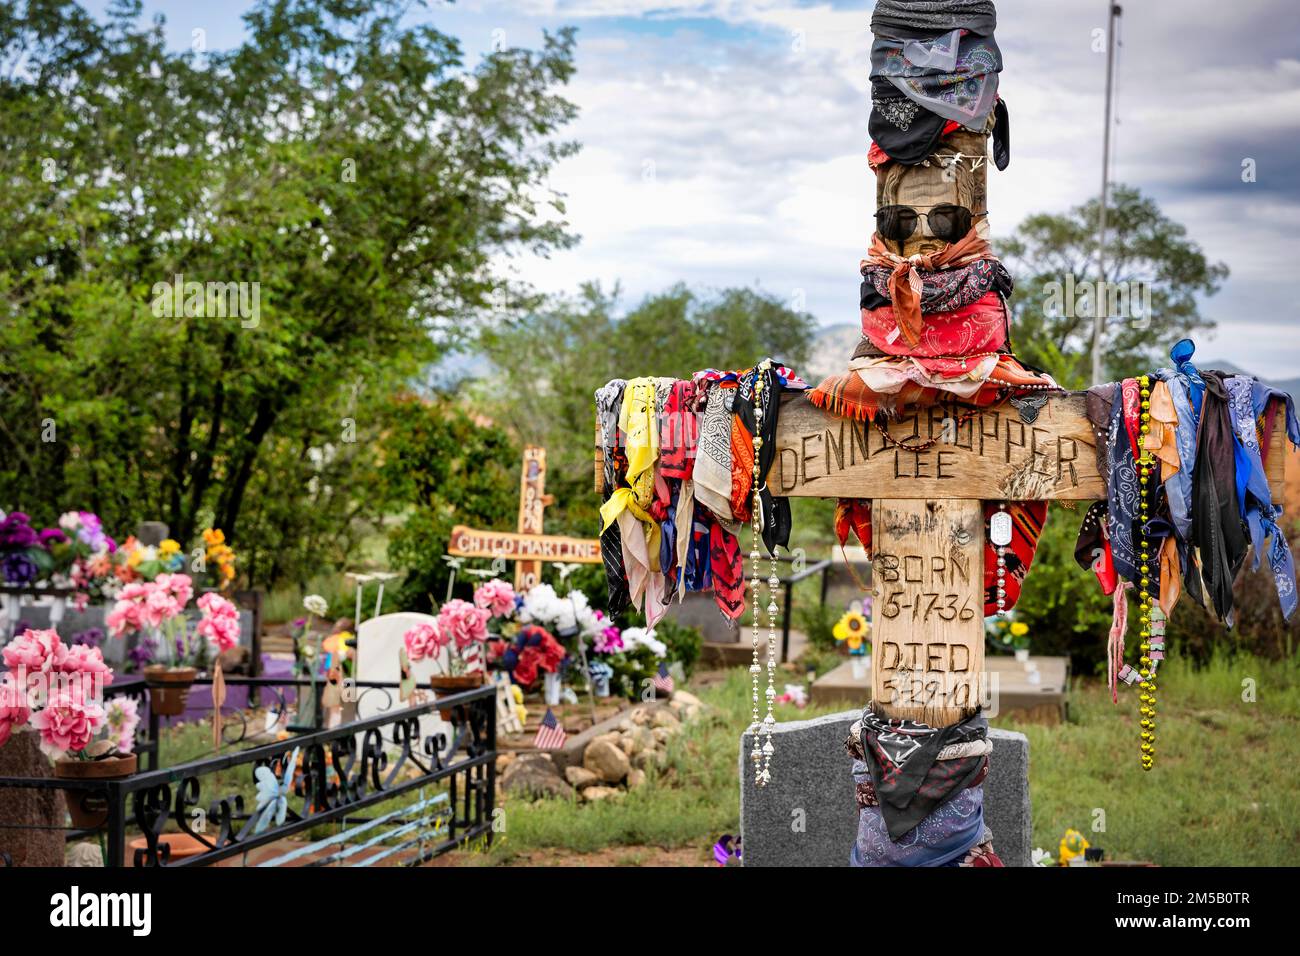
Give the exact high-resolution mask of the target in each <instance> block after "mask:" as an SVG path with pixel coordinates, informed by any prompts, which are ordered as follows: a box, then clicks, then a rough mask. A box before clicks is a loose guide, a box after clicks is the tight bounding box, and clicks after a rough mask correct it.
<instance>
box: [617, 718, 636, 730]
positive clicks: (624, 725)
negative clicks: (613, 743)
mask: <svg viewBox="0 0 1300 956" xmlns="http://www.w3.org/2000/svg"><path fill="white" fill-rule="evenodd" d="M618 729H619V730H621V731H622V732H623V733H627V732H628V731H629V730H635V729H636V724H634V723H632V721H631V720H630V719H628V718H627V717H624V718H623V719H622V720H620V721H619V722H618Z"/></svg>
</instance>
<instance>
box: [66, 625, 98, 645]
mask: <svg viewBox="0 0 1300 956" xmlns="http://www.w3.org/2000/svg"><path fill="white" fill-rule="evenodd" d="M103 642H104V630H103V628H99V627H88V628H86V629H85V630H84V631H79V632H78V633H76V634H73V635H72V640H71V641H70V642H69V643H71V644H72V645H74V646H75V645H77V644H85V645H86V646H87V647H99V645H100V644H102V643H103Z"/></svg>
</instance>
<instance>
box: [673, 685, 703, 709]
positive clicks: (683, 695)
mask: <svg viewBox="0 0 1300 956" xmlns="http://www.w3.org/2000/svg"><path fill="white" fill-rule="evenodd" d="M702 706H704V705H703V703H702V702H701V701H700V699H699V698H698V697H696V696H695V695H694V694H691V693H687V692H686V691H684V690H679V691H677V692H676V693H675V694H673V699H672V707H673V709H674V710H680V709H681V708H683V707H702Z"/></svg>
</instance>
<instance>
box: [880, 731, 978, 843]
mask: <svg viewBox="0 0 1300 956" xmlns="http://www.w3.org/2000/svg"><path fill="white" fill-rule="evenodd" d="M987 737H988V721H987V720H985V719H984V717H983V716H982V715H980V714H975V715H973V716H971V717H967V718H966V719H965V720H962V721H960V722H958V723H956V724H952V725H951V726H948V727H942V728H935V727H931V726H929V725H927V724H924V723H921V722H920V721H914V720H889V719H887V718H884V717H881V716H878V715H877V714H876V713H875V712H874V711H873V710H872V709H871V707H870V706H868V707H867V709H866V710H864V711H863V713H862V733H861V746H862V752H863V754H864V755H865V757H866V762H867V765H868V767H869V768H870V771H871V783H872V786H873V787H874V788H875V792H876V796H877V798H878V799H879V800H880V810H881V813H882V815H883V816H884V820H885V824H886V827H887V830H888V834H889V838H890V839H891V840H894V841H897V840H899V839H901V838H902V837H904V836H905V835H906V834H907V833H908V832H910V831H911V830H912V829H914V828H915V827H916V825H917V824H918V823H920V822H921V821H922V820H924V819H925V818H926V817H927V816H929V815H930V814H931V813H932V812H933V811H934V810H936V809H937V808H939V807H941V806H943V804H945V803H946V802H947V801H948V800H950V799H951V798H952V796H953V795H954V794H956V793H958V792H959V791H961V790H963V789H965V788H966V787H968V786H970V784H971V782H972V781H973V780H974V779H975V778H976V777H977V776H978V775H979V774H980V773H982V772H985V768H986V766H987V759H988V758H987V757H985V756H973V757H966V758H960V759H956V760H944V761H939V760H938V756H939V753H940V752H941V751H942V750H943V749H944V748H945V747H947V746H948V745H950V744H955V743H965V742H969V741H972V740H984V739H986V738H987ZM936 765H937V766H936Z"/></svg>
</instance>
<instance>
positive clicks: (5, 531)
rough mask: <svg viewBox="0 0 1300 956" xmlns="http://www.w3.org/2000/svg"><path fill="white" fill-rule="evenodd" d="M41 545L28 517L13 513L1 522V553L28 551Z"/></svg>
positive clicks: (18, 512)
mask: <svg viewBox="0 0 1300 956" xmlns="http://www.w3.org/2000/svg"><path fill="white" fill-rule="evenodd" d="M40 543H41V539H40V538H39V537H38V536H37V534H36V530H35V529H34V528H33V527H32V526H31V522H30V520H29V519H28V517H27V515H25V514H23V513H22V512H21V511H14V512H11V513H10V514H9V515H8V517H6V518H5V519H4V520H3V521H0V551H26V550H27V549H28V548H34V547H36V546H38V545H39V544H40Z"/></svg>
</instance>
